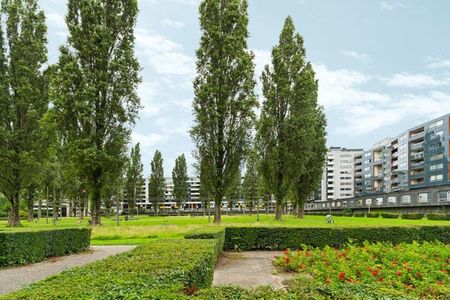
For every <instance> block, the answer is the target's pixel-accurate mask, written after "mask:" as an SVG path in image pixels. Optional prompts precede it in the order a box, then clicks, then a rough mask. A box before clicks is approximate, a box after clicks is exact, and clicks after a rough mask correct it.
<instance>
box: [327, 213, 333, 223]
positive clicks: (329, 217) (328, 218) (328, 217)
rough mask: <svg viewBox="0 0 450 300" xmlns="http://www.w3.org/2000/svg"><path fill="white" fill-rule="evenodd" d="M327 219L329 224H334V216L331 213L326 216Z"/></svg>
mask: <svg viewBox="0 0 450 300" xmlns="http://www.w3.org/2000/svg"><path fill="white" fill-rule="evenodd" d="M325 221H326V222H327V224H334V220H333V216H332V215H330V214H328V215H326V216H325Z"/></svg>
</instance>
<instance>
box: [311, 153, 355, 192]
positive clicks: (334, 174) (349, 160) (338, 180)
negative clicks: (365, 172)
mask: <svg viewBox="0 0 450 300" xmlns="http://www.w3.org/2000/svg"><path fill="white" fill-rule="evenodd" d="M362 152H363V150H362V149H346V148H341V147H331V148H330V149H329V150H328V153H327V159H326V165H325V168H324V172H323V176H322V181H321V186H320V200H322V201H326V200H333V199H344V198H351V197H353V196H354V194H355V188H354V180H355V178H354V176H355V175H354V174H355V170H354V168H355V164H354V159H355V156H357V155H360V154H361V153H362Z"/></svg>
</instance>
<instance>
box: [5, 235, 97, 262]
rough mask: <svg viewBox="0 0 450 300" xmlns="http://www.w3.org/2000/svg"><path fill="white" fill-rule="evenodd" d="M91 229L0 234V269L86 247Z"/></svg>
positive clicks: (74, 251)
mask: <svg viewBox="0 0 450 300" xmlns="http://www.w3.org/2000/svg"><path fill="white" fill-rule="evenodd" d="M90 238H91V229H88V228H66V229H52V230H39V231H16V232H14V231H11V232H8V231H4V232H0V267H2V266H9V265H17V264H26V263H32V262H37V261H41V260H43V259H44V258H46V257H51V256H62V255H65V254H69V253H77V252H80V251H83V250H86V249H87V248H89V245H90Z"/></svg>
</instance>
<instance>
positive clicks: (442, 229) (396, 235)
mask: <svg viewBox="0 0 450 300" xmlns="http://www.w3.org/2000/svg"><path fill="white" fill-rule="evenodd" d="M349 240H352V241H353V243H355V244H361V243H362V242H364V241H365V240H367V241H369V242H391V243H393V244H398V243H402V242H405V243H409V242H412V241H419V242H422V241H435V240H437V241H441V242H443V243H449V242H450V230H448V227H446V226H423V227H419V226H416V227H404V226H403V227H378V228H377V227H367V228H294V227H287V228H285V227H266V228H265V227H228V228H226V230H225V245H224V249H225V250H256V249H262V250H284V249H287V248H290V249H298V248H301V247H302V245H307V246H312V247H320V248H322V247H325V246H331V247H341V246H343V245H346V244H347V243H348V242H349Z"/></svg>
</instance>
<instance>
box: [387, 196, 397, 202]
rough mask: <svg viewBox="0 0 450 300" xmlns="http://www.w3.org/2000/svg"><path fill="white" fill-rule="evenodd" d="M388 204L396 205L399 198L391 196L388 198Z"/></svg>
mask: <svg viewBox="0 0 450 300" xmlns="http://www.w3.org/2000/svg"><path fill="white" fill-rule="evenodd" d="M388 203H389V204H396V203H397V198H396V197H395V196H389V197H388Z"/></svg>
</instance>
